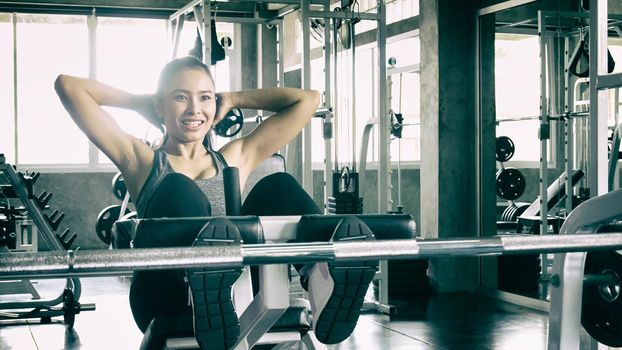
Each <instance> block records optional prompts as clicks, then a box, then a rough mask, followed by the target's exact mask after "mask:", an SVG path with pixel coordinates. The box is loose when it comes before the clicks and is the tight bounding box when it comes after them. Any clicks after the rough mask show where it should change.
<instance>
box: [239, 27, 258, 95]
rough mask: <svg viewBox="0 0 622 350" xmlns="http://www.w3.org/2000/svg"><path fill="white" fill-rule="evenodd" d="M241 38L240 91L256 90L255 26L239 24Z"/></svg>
mask: <svg viewBox="0 0 622 350" xmlns="http://www.w3.org/2000/svg"><path fill="white" fill-rule="evenodd" d="M240 31H241V35H240V37H241V38H242V42H241V48H240V53H241V54H240V67H241V70H242V71H241V72H240V74H241V75H242V85H241V86H240V87H241V89H242V90H248V89H256V88H257V86H258V84H257V45H258V43H257V25H255V24H241V25H240Z"/></svg>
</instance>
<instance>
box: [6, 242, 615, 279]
mask: <svg viewBox="0 0 622 350" xmlns="http://www.w3.org/2000/svg"><path fill="white" fill-rule="evenodd" d="M621 249H622V233H602V234H577V235H542V236H533V235H507V236H495V237H483V238H455V239H406V240H404V239H400V240H376V241H348V242H312V243H277V244H257V245H254V244H241V245H229V246H206V247H176V248H157V249H156V248H149V249H117V250H78V251H72V250H69V251H50V252H38V253H5V254H0V280H6V279H18V278H61V277H62V278H65V277H69V276H75V277H88V276H102V275H123V274H129V273H131V272H132V271H135V270H156V269H180V268H195V267H210V268H214V269H218V268H224V267H231V266H241V265H263V264H287V263H292V264H293V263H314V262H321V261H357V260H366V259H378V260H391V259H422V258H442V257H458V256H481V255H500V254H533V253H560V252H581V251H597V250H621Z"/></svg>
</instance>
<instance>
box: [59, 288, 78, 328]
mask: <svg viewBox="0 0 622 350" xmlns="http://www.w3.org/2000/svg"><path fill="white" fill-rule="evenodd" d="M79 312H80V303H78V301H77V300H76V297H75V296H74V294H73V291H72V290H71V289H68V288H67V289H65V290H64V291H63V321H64V322H65V325H66V326H67V327H68V328H69V329H71V328H73V325H74V323H75V322H76V314H78V313H79Z"/></svg>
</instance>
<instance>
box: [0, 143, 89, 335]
mask: <svg viewBox="0 0 622 350" xmlns="http://www.w3.org/2000/svg"><path fill="white" fill-rule="evenodd" d="M0 173H3V174H4V175H5V177H6V178H7V180H8V181H9V183H10V185H11V190H12V191H13V193H14V194H15V196H16V197H17V198H19V199H20V200H21V201H22V204H23V205H24V206H25V207H26V209H27V210H28V215H29V216H30V218H31V219H32V220H33V222H34V224H35V225H36V226H37V229H38V232H39V234H40V238H41V239H42V240H43V241H44V242H45V243H46V244H47V245H48V247H49V248H50V249H51V250H54V251H63V250H67V249H68V248H69V247H70V246H71V243H72V242H73V240H74V239H75V237H76V235H75V234H73V235H70V232H69V230H65V231H64V232H63V233H62V234H60V235H59V234H56V233H55V232H54V231H55V230H56V229H57V228H58V225H59V224H60V221H61V220H62V218H63V217H64V214H62V213H61V214H59V213H58V211H54V213H53V214H52V215H50V216H48V215H46V214H43V213H42V211H41V210H42V209H45V208H46V207H47V205H46V204H47V202H48V201H49V199H50V197H51V195H50V194H47V193H46V192H44V193H43V194H42V195H41V196H39V197H36V196H34V195H33V185H34V182H35V181H36V180H37V178H38V177H39V174H38V173H36V174H35V175H24V174H21V173H18V172H16V171H15V169H14V168H13V166H12V165H10V164H6V163H4V157H3V156H2V155H1V154H0ZM4 254H20V253H19V252H16V253H4ZM24 282H27V283H28V284H30V281H20V282H19V283H24ZM80 295H81V285H80V280H79V279H78V278H68V279H67V282H66V284H65V288H64V290H63V292H62V294H61V295H59V296H58V297H57V298H55V299H51V300H29V301H19V302H3V303H0V321H1V320H12V319H25V318H28V319H32V318H40V319H41V321H42V322H50V320H51V318H52V317H57V316H63V318H64V321H65V324H66V325H67V326H68V327H70V328H71V327H73V324H74V321H75V315H76V314H78V313H80V311H92V310H95V304H80V303H79V302H78V300H79V299H80ZM24 309H28V311H21V312H20V311H19V310H24ZM2 310H9V311H2Z"/></svg>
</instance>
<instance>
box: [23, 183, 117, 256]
mask: <svg viewBox="0 0 622 350" xmlns="http://www.w3.org/2000/svg"><path fill="white" fill-rule="evenodd" d="M114 175H115V173H42V174H41V177H40V178H39V180H37V182H36V184H35V194H37V195H39V194H40V193H42V192H43V191H47V192H48V193H52V199H51V200H50V202H49V203H48V204H49V205H50V209H48V210H47V211H45V213H49V214H51V213H52V212H53V211H54V210H58V211H59V212H62V213H64V214H65V218H64V219H63V220H62V221H61V223H60V226H59V228H58V230H57V232H58V233H62V232H63V231H64V230H65V229H66V228H68V229H69V230H71V232H75V233H77V235H78V236H77V238H76V240H75V241H74V243H73V245H72V248H73V249H76V248H77V247H80V248H81V249H105V248H107V247H108V246H107V245H106V244H104V243H103V242H102V241H101V240H99V238H97V235H96V233H95V223H96V222H97V215H98V214H99V212H100V211H101V210H102V209H104V208H105V207H107V206H109V205H115V204H121V201H119V200H117V199H116V198H115V197H114V196H113V195H112V178H113V176H114ZM39 242H42V241H41V240H39ZM40 250H48V248H47V247H45V246H41V247H40Z"/></svg>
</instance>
